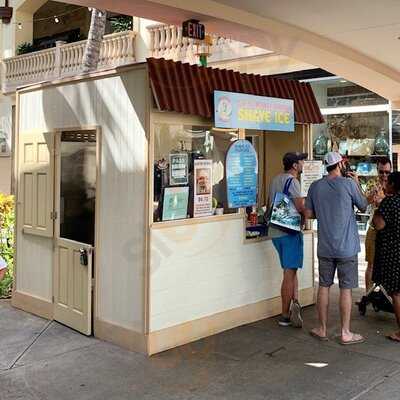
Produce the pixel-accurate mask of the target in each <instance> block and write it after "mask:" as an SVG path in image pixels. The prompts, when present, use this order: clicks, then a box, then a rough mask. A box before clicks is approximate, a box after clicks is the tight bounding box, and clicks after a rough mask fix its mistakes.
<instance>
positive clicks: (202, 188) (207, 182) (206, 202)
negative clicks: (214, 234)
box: [193, 160, 213, 218]
mask: <svg viewBox="0 0 400 400" xmlns="http://www.w3.org/2000/svg"><path fill="white" fill-rule="evenodd" d="M212 182H213V179H212V160H194V185H193V186H194V197H193V201H194V203H193V217H195V218H196V217H207V216H209V215H212V214H213V209H212Z"/></svg>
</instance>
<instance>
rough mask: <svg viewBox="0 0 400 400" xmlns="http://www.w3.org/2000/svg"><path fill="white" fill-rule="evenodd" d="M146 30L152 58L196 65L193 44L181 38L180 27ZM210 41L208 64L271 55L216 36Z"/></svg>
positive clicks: (155, 26) (160, 26)
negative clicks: (149, 39)
mask: <svg viewBox="0 0 400 400" xmlns="http://www.w3.org/2000/svg"><path fill="white" fill-rule="evenodd" d="M147 29H148V30H149V31H150V38H151V41H150V53H151V55H152V57H156V58H166V59H171V60H174V61H182V62H188V63H190V64H196V63H198V56H197V55H196V51H197V49H196V46H195V42H194V40H193V39H189V38H186V37H183V36H182V28H181V27H177V26H174V25H164V24H159V25H152V26H149V27H148V28H147ZM212 40H213V44H212V46H211V56H210V57H209V60H208V61H209V63H213V62H218V61H223V60H231V59H237V58H242V57H252V56H257V55H263V54H269V53H271V52H270V51H268V50H265V49H260V48H258V47H254V46H250V45H248V44H246V43H242V42H238V41H235V40H232V39H226V38H223V37H221V36H217V35H212Z"/></svg>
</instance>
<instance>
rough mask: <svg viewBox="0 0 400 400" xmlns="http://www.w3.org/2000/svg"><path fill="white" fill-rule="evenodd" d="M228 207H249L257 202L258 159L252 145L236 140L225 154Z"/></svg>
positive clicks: (245, 141)
mask: <svg viewBox="0 0 400 400" xmlns="http://www.w3.org/2000/svg"><path fill="white" fill-rule="evenodd" d="M226 183H227V196H228V207H229V208H239V207H250V206H253V205H255V204H257V189H258V161H257V153H256V151H255V149H254V147H253V145H252V144H251V143H250V142H249V141H248V140H245V139H239V140H236V141H235V142H234V143H232V145H231V146H230V147H229V149H228V153H227V155H226Z"/></svg>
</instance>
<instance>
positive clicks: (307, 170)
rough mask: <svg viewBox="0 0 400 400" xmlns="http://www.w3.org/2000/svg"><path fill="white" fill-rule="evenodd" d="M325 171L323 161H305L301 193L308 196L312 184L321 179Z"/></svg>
mask: <svg viewBox="0 0 400 400" xmlns="http://www.w3.org/2000/svg"><path fill="white" fill-rule="evenodd" d="M323 173H324V166H323V164H322V161H304V165H303V173H302V174H301V195H302V197H306V196H307V194H308V190H309V189H310V186H311V184H312V183H313V182H314V181H316V180H318V179H321V178H322V176H323Z"/></svg>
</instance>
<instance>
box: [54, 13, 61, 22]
mask: <svg viewBox="0 0 400 400" xmlns="http://www.w3.org/2000/svg"><path fill="white" fill-rule="evenodd" d="M54 22H55V23H56V24H58V23H59V22H60V20H59V18H58V17H57V15H55V16H54Z"/></svg>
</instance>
